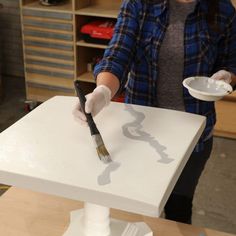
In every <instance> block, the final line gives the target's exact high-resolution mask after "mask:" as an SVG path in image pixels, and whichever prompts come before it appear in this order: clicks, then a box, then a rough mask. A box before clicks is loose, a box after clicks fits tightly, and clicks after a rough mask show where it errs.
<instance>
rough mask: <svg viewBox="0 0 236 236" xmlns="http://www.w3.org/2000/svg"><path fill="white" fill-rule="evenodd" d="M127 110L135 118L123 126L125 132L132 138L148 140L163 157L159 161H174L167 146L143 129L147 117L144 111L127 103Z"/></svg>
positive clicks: (165, 162) (166, 162)
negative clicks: (168, 153) (143, 122)
mask: <svg viewBox="0 0 236 236" xmlns="http://www.w3.org/2000/svg"><path fill="white" fill-rule="evenodd" d="M125 110H126V111H127V112H129V113H130V114H131V115H132V116H133V117H134V118H135V120H134V121H132V122H129V123H127V124H124V125H123V126H122V130H123V134H124V135H125V136H126V137H127V138H130V139H133V140H138V141H143V142H147V143H148V144H149V145H150V146H151V147H152V148H154V149H155V151H156V152H157V153H158V154H159V155H158V156H160V157H161V159H160V160H158V162H161V163H163V164H168V163H170V162H172V161H173V159H172V158H169V157H168V155H167V154H166V153H165V150H166V147H165V146H163V145H161V144H160V143H159V142H158V141H157V140H156V139H155V137H152V136H151V135H150V134H149V133H147V132H145V131H143V130H142V129H143V126H142V125H141V123H142V121H143V120H144V119H145V115H144V114H143V113H142V112H138V111H135V110H134V108H133V107H132V106H131V105H128V104H125Z"/></svg>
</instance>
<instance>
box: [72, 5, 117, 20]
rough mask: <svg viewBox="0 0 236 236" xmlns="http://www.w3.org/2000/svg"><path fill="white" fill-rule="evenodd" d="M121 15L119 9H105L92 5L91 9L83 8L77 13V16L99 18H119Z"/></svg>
mask: <svg viewBox="0 0 236 236" xmlns="http://www.w3.org/2000/svg"><path fill="white" fill-rule="evenodd" d="M118 13H119V8H115V7H114V8H112V9H111V8H105V7H101V6H100V5H92V6H89V7H85V8H81V9H79V10H77V11H75V14H76V15H83V16H97V17H109V18H115V19H116V18H117V16H118Z"/></svg>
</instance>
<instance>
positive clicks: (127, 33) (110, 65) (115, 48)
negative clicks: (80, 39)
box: [94, 0, 139, 89]
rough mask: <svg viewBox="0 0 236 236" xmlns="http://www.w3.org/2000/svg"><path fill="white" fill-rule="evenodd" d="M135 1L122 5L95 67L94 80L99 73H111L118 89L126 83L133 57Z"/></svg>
mask: <svg viewBox="0 0 236 236" xmlns="http://www.w3.org/2000/svg"><path fill="white" fill-rule="evenodd" d="M136 2H137V1H129V0H126V1H124V2H123V3H122V6H121V11H120V13H119V16H118V19H117V23H116V26H115V29H114V34H113V37H112V39H111V41H110V43H109V46H108V48H107V49H106V50H105V53H104V56H103V58H102V60H101V61H100V62H99V63H98V64H97V65H96V66H95V69H94V76H95V78H96V77H97V75H98V74H99V73H100V72H105V71H106V72H111V73H112V74H114V75H115V76H116V77H117V78H118V79H119V80H120V89H122V88H123V87H124V85H125V84H126V81H127V75H128V73H129V70H130V65H131V62H132V60H133V57H134V51H135V45H136V38H137V34H138V29H139V26H138V14H139V11H138V10H137V6H136V4H137V3H136Z"/></svg>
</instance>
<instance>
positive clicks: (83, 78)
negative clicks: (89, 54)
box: [77, 72, 95, 83]
mask: <svg viewBox="0 0 236 236" xmlns="http://www.w3.org/2000/svg"><path fill="white" fill-rule="evenodd" d="M77 79H78V80H80V81H83V82H89V83H95V80H94V77H93V73H91V72H85V73H83V74H81V75H79V76H78V78H77Z"/></svg>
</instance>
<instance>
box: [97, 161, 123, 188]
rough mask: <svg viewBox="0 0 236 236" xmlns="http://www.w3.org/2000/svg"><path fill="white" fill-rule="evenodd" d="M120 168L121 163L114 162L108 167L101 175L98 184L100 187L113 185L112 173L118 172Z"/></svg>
mask: <svg viewBox="0 0 236 236" xmlns="http://www.w3.org/2000/svg"><path fill="white" fill-rule="evenodd" d="M119 167H120V163H119V162H115V161H112V162H111V163H109V164H108V165H107V167H106V168H105V170H104V171H103V172H102V174H101V175H99V176H98V179H97V181H98V184H99V185H107V184H110V183H111V172H114V171H116V170H117V169H118V168H119Z"/></svg>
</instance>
